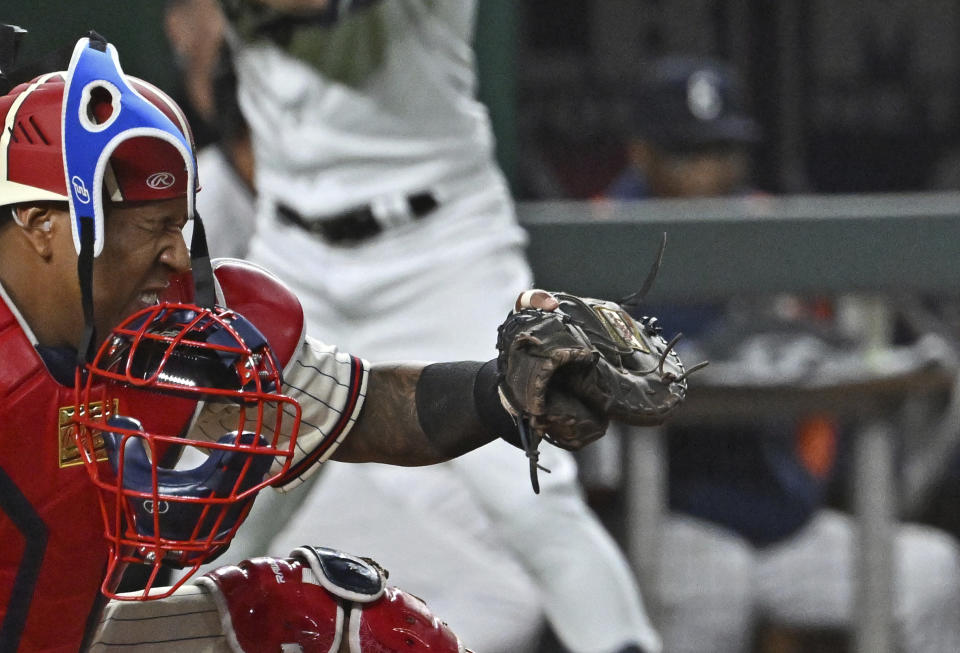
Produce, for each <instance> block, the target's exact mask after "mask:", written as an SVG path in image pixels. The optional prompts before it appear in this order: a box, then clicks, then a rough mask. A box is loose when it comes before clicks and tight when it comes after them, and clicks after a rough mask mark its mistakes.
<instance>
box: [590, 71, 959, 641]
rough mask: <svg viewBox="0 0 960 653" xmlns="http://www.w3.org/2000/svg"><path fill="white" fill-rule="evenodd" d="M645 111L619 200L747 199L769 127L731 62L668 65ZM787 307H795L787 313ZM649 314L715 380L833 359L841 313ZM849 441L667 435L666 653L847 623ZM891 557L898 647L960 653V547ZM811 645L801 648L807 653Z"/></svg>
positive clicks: (734, 307)
mask: <svg viewBox="0 0 960 653" xmlns="http://www.w3.org/2000/svg"><path fill="white" fill-rule="evenodd" d="M634 110H635V113H634V116H635V123H634V129H633V131H632V133H631V134H629V137H628V143H627V150H628V157H627V158H628V161H629V165H628V167H627V168H626V169H625V170H624V171H623V172H622V173H621V174H620V175H619V176H618V177H617V178H616V179H615V181H614V182H613V184H612V185H611V187H610V188H609V192H608V195H609V197H611V198H615V199H640V198H706V197H720V196H734V195H740V196H748V195H750V194H751V192H752V191H751V185H750V179H751V176H750V171H751V151H752V149H753V147H754V146H756V145H757V144H758V142H759V139H760V137H761V131H760V128H759V125H758V124H757V123H756V122H755V120H754V119H753V117H752V116H751V114H750V112H749V110H748V107H747V106H746V95H745V93H744V89H743V86H742V81H741V80H740V78H739V76H738V74H737V72H736V71H735V70H733V69H732V68H731V67H730V66H729V65H727V64H726V63H724V62H722V61H718V60H713V59H709V58H700V57H695V58H694V57H665V58H662V59H659V60H656V61H655V62H653V63H652V64H651V66H650V68H649V71H648V75H647V76H646V77H645V78H644V79H643V80H642V83H641V85H640V91H639V93H638V95H637V97H636V106H635V109H634ZM782 306H787V307H789V308H790V310H789V311H783V310H778V308H780V307H782ZM644 310H650V311H651V312H652V313H653V314H657V315H660V314H664V315H665V318H664V319H666V320H668V323H670V324H677V325H678V330H679V331H682V332H683V333H684V334H685V335H686V336H691V337H692V338H691V339H690V340H688V341H686V345H684V343H683V341H682V342H681V346H682V347H683V346H685V347H686V348H687V352H688V356H694V357H695V358H697V357H699V358H706V359H710V360H711V361H712V363H713V364H714V365H713V367H714V369H716V368H718V367H719V366H720V364H723V365H725V366H729V365H731V364H732V365H740V366H744V367H742V369H749V366H750V365H751V364H752V365H756V364H757V363H756V361H758V360H760V359H758V358H756V356H758V355H761V354H762V353H763V352H764V351H766V349H767V348H769V347H770V342H771V339H775V340H776V342H778V343H780V345H779V346H780V347H781V348H780V349H779V350H777V351H775V352H773V353H771V354H769V355H770V356H773V357H774V359H775V360H779V361H781V362H782V361H787V360H789V354H790V352H791V349H790V347H791V345H792V344H794V343H797V346H800V345H802V343H803V342H804V338H814V339H816V342H817V343H818V344H820V345H821V346H822V347H823V348H824V349H827V350H829V348H831V347H833V346H837V342H836V339H835V338H834V337H833V336H831V335H830V333H831V329H830V324H829V323H827V321H826V320H825V318H826V317H828V316H829V312H828V311H825V310H824V307H823V306H817V305H813V304H805V303H804V302H802V301H800V300H799V299H792V300H788V301H784V302H782V303H779V304H778V303H776V302H772V303H771V302H762V303H760V304H757V305H752V306H751V305H744V304H743V303H737V302H734V303H732V304H730V305H710V306H704V305H700V306H670V307H645V309H644ZM658 311H659V312H658ZM834 331H835V330H834ZM693 350H695V351H696V352H697V353H690V352H692V351H693ZM751 356H752V358H751ZM699 358H698V359H699ZM751 360H752V361H754V362H753V363H750V361H751ZM804 360H806V361H807V362H808V363H811V361H809V360H807V359H804ZM811 364H812V363H811ZM705 374H710V368H707V370H706V371H705ZM837 430H838V425H837V423H836V422H835V421H834V420H832V419H831V418H830V417H829V416H823V415H811V416H809V417H808V418H806V419H802V420H794V419H786V418H784V419H778V420H763V419H760V418H756V419H753V420H750V421H749V422H746V423H743V424H739V425H737V426H732V427H731V426H715V425H711V424H708V423H704V424H697V425H695V426H689V427H683V428H680V427H672V426H668V427H667V428H666V438H665V439H666V447H667V457H668V471H667V474H668V479H669V480H668V491H669V507H670V513H669V515H668V517H667V518H666V520H665V523H664V531H663V540H662V542H661V545H660V546H661V548H660V550H661V552H662V557H661V560H660V567H659V569H658V572H657V579H658V582H659V585H658V587H657V588H656V590H655V594H653V596H655V602H656V605H657V606H658V608H659V612H658V616H659V617H660V618H659V619H658V621H657V625H658V627H659V628H660V632H661V636H662V637H663V643H664V650H666V651H671V652H675V653H687V652H689V653H693V652H695V651H712V652H715V653H724V652H730V653H733V652H743V651H749V650H751V647H752V646H753V642H754V633H755V630H756V627H757V626H758V625H761V624H774V625H777V626H786V627H788V628H791V629H797V630H798V631H801V632H802V631H807V632H814V633H815V632H818V631H824V630H826V631H831V630H840V629H844V630H845V629H848V628H849V627H850V625H851V623H852V619H853V614H852V600H853V599H852V596H853V587H854V583H855V579H854V569H855V550H854V549H855V535H856V533H855V524H854V522H853V521H852V519H851V518H850V517H848V516H847V515H845V514H841V513H840V512H837V511H835V510H831V509H827V508H825V507H824V505H823V502H824V495H825V490H826V485H827V482H828V481H829V479H830V475H831V472H832V468H833V462H834V452H835V448H836V436H837ZM605 446H615V445H614V443H613V441H610V442H608V443H606V444H605ZM587 455H588V456H589V454H587ZM894 550H895V556H896V568H895V588H896V589H895V606H894V614H895V617H896V623H895V630H896V636H897V643H898V646H899V650H902V651H911V652H913V651H930V652H933V651H938V652H944V653H945V652H946V651H953V650H957V648H958V647H960V620H958V619H957V616H958V615H960V558H958V553H957V547H956V545H955V543H954V542H953V541H952V539H951V538H949V537H948V536H947V535H946V534H944V533H942V532H939V531H936V530H934V529H932V528H928V527H922V526H918V525H906V524H905V525H902V526H900V527H899V529H898V530H897V534H896V543H895V549H894ZM797 645H800V644H797ZM809 645H810V644H809V643H808V644H806V646H809ZM800 646H801V648H800V649H796V650H808V649H807V648H802V646H803V645H800Z"/></svg>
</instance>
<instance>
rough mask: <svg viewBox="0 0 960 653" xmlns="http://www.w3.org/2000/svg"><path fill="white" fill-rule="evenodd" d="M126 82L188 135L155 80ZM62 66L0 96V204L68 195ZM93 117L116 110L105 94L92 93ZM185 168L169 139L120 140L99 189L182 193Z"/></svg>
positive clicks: (136, 197)
mask: <svg viewBox="0 0 960 653" xmlns="http://www.w3.org/2000/svg"><path fill="white" fill-rule="evenodd" d="M126 79H127V81H128V82H129V83H130V85H131V86H132V87H133V88H134V89H135V90H136V91H137V92H138V93H139V94H140V95H141V96H142V97H144V98H145V99H146V100H147V101H149V102H150V103H151V104H153V105H154V106H155V107H157V108H158V109H159V110H160V111H161V112H163V114H164V115H165V116H166V117H167V118H169V119H170V121H171V122H173V124H174V125H176V126H177V127H178V128H179V129H180V131H181V132H182V133H183V134H184V136H185V137H186V138H187V140H188V141H189V142H190V143H191V144H192V143H193V134H192V133H191V131H190V126H189V124H188V123H187V119H186V117H185V116H184V114H183V111H182V110H181V109H180V107H179V106H177V104H176V102H174V101H173V99H171V98H170V96H168V95H167V94H166V93H164V92H163V91H161V90H160V89H158V88H157V87H156V86H153V85H152V84H150V83H148V82H145V81H143V80H142V79H137V78H135V77H132V76H130V75H127V76H126ZM65 89H66V74H65V73H64V72H55V73H49V74H47V75H42V76H40V77H37V78H36V79H34V80H33V81H31V82H28V83H26V84H20V85H19V86H16V87H15V88H13V89H12V90H11V91H10V93H8V94H7V95H5V96H3V97H0V124H2V127H3V133H2V134H0V205H2V204H16V203H19V202H32V201H41V200H54V201H62V202H66V201H68V199H69V198H68V193H67V183H66V173H65V171H64V155H63V134H62V128H63V116H62V112H63V94H64V90H65ZM90 99H91V104H90V111H91V112H92V113H93V114H94V118H93V120H94V122H97V121H106V120H107V119H108V118H109V116H110V113H111V111H113V104H112V98H111V96H110V95H109V94H107V93H98V92H94V93H93V94H92V96H91V98H90ZM188 177H189V175H188V171H187V164H186V161H184V158H183V155H182V154H181V153H180V152H179V151H178V150H177V149H176V148H175V147H174V146H173V145H171V144H170V143H168V142H166V141H163V140H160V139H157V138H153V137H150V136H141V137H135V138H131V139H129V140H126V141H124V142H123V143H121V144H120V145H119V146H118V147H117V149H116V150H114V152H113V154H112V155H111V156H110V162H109V165H108V166H107V169H106V171H105V173H104V178H103V183H104V192H105V193H106V195H107V197H108V198H109V199H110V200H111V201H114V202H140V201H153V200H166V199H173V198H177V197H184V196H185V195H187V192H188Z"/></svg>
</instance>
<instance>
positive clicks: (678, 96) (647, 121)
mask: <svg viewBox="0 0 960 653" xmlns="http://www.w3.org/2000/svg"><path fill="white" fill-rule="evenodd" d="M635 100H636V104H635V106H636V108H635V110H634V115H633V121H634V124H633V132H634V135H635V136H637V137H639V138H643V139H644V140H648V141H650V142H652V143H654V144H655V145H658V146H660V147H662V148H664V149H666V150H669V151H689V150H697V149H704V148H710V147H718V146H725V145H752V144H754V143H757V142H758V141H759V140H760V135H761V132H760V125H759V124H758V123H757V122H756V120H754V118H753V116H752V115H751V114H750V112H749V110H748V108H747V102H746V97H745V94H744V89H743V84H742V80H741V79H740V77H739V75H738V74H737V73H736V71H735V70H734V69H733V68H732V67H731V66H730V65H728V64H726V63H723V62H721V61H717V60H714V59H708V58H695V57H665V58H663V59H659V60H657V61H654V62H653V63H652V64H651V65H650V67H649V68H648V70H647V71H646V74H645V75H644V76H643V79H642V80H641V84H640V89H639V93H638V95H637V97H636V98H635Z"/></svg>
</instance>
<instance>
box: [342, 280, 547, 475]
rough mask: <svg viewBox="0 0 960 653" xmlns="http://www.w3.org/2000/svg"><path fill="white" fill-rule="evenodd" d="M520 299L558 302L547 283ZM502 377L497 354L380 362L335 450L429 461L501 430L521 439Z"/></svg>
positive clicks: (543, 304)
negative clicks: (493, 357) (481, 359)
mask: <svg viewBox="0 0 960 653" xmlns="http://www.w3.org/2000/svg"><path fill="white" fill-rule="evenodd" d="M518 301H523V302H525V305H527V306H530V307H535V308H541V309H544V310H548V311H552V310H554V309H556V308H557V306H558V304H557V301H556V299H555V298H554V297H553V296H552V295H550V294H549V293H547V292H544V291H531V292H529V293H525V294H524V295H523V296H521V299H520V300H518ZM498 382H499V379H498V376H497V365H496V361H489V362H487V363H478V362H470V361H463V362H456V363H434V364H429V365H425V366H424V365H420V364H416V363H386V364H380V365H374V366H373V368H372V369H371V370H370V378H369V381H368V384H369V385H368V390H367V398H366V402H365V404H364V407H363V410H362V411H361V413H360V416H359V418H358V419H357V423H356V425H355V426H354V427H353V430H352V431H351V432H350V437H348V438H347V439H346V440H345V441H344V442H343V444H341V445H340V448H339V449H337V451H336V453H335V454H334V456H333V458H334V459H335V460H341V461H346V462H385V463H391V464H394V465H406V466H415V465H430V464H434V463H438V462H443V461H445V460H449V459H451V458H456V457H457V456H461V455H463V454H465V453H467V452H468V451H472V450H473V449H476V448H477V447H480V446H482V445H484V444H486V443H488V442H490V441H492V440H494V439H496V438H497V437H503V438H505V439H506V440H508V441H510V442H514V443H515V444H518V442H517V441H518V437H517V430H516V429H517V427H516V423H515V422H514V420H513V418H512V417H511V416H510V414H509V413H507V411H506V410H505V409H504V407H503V404H502V403H501V401H500V395H499V393H498V390H497V387H498Z"/></svg>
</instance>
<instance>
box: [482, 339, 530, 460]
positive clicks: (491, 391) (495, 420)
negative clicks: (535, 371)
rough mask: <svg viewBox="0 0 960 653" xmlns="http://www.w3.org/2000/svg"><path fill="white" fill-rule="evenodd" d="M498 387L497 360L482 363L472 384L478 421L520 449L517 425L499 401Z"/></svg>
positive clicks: (521, 446)
mask: <svg viewBox="0 0 960 653" xmlns="http://www.w3.org/2000/svg"><path fill="white" fill-rule="evenodd" d="M499 385H500V375H499V374H497V359H496V358H494V359H493V360H491V361H487V362H486V363H484V364H483V367H481V368H480V371H478V372H477V378H476V380H475V381H474V384H473V401H474V403H475V404H476V405H477V412H478V413H479V414H480V419H481V420H483V422H484V423H485V424H487V425H488V426H489V428H490V430H491V431H492V432H493V433H495V434H496V435H497V436H498V437H501V438H503V439H504V440H506V441H507V442H509V443H510V444H512V445H513V446H515V447H519V448H520V449H522V448H523V445H521V444H520V433H519V432H518V431H517V423H516V421H515V420H514V419H513V416H512V415H511V414H510V413H508V412H507V410H506V408H504V407H503V403H502V402H501V401H500V393H499V392H498V391H497V388H498V386H499Z"/></svg>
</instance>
